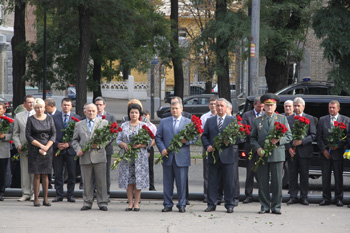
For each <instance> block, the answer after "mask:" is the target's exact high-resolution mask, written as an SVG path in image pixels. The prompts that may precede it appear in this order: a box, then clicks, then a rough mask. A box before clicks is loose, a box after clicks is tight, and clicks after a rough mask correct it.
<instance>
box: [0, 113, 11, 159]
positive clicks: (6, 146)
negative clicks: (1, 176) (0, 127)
mask: <svg viewBox="0 0 350 233" xmlns="http://www.w3.org/2000/svg"><path fill="white" fill-rule="evenodd" d="M5 116H7V117H9V118H11V117H10V116H9V115H7V114H5ZM12 132H13V123H12V124H10V128H9V130H8V131H7V132H6V133H5V137H4V138H1V139H0V159H7V158H10V155H11V153H10V149H11V144H10V140H11V139H12Z"/></svg>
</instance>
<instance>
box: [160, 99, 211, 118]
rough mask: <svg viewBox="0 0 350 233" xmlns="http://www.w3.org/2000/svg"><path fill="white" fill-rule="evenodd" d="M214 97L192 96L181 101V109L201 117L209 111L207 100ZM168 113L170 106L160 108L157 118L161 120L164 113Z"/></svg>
mask: <svg viewBox="0 0 350 233" xmlns="http://www.w3.org/2000/svg"><path fill="white" fill-rule="evenodd" d="M212 96H215V95H214V94H202V95H194V96H190V97H187V98H184V100H183V107H184V111H185V112H189V113H191V114H192V115H196V116H198V117H201V116H202V115H203V114H204V113H207V112H208V111H209V107H208V104H209V99H210V98H211V97H212ZM168 112H170V105H166V106H161V107H160V108H159V109H158V111H157V116H158V117H159V118H163V114H164V113H168Z"/></svg>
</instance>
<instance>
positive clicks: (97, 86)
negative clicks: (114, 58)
mask: <svg viewBox="0 0 350 233" xmlns="http://www.w3.org/2000/svg"><path fill="white" fill-rule="evenodd" d="M93 50H94V53H93V54H95V56H94V58H93V60H94V69H93V73H92V79H93V81H94V91H93V97H92V99H93V100H94V99H96V98H97V97H99V96H102V90H101V76H102V75H101V72H102V62H101V50H100V47H99V46H98V44H97V41H95V42H94V46H93Z"/></svg>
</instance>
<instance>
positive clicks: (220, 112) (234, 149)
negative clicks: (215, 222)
mask: <svg viewBox="0 0 350 233" xmlns="http://www.w3.org/2000/svg"><path fill="white" fill-rule="evenodd" d="M227 106H228V101H227V100H226V99H224V98H220V99H218V100H217V101H216V112H217V115H216V116H214V117H211V118H209V119H208V120H207V122H206V124H205V126H204V132H203V134H202V143H203V146H204V148H205V149H206V151H207V152H209V155H208V168H209V169H208V171H209V174H208V203H207V204H208V207H207V208H206V209H205V210H204V211H205V212H211V211H215V210H216V199H217V194H218V182H219V174H220V172H221V173H222V176H223V187H224V199H225V208H226V209H227V213H233V208H234V203H233V197H234V188H235V187H234V179H235V178H234V163H235V159H234V158H235V156H234V154H236V153H237V154H238V146H237V145H229V146H227V147H226V146H224V147H223V148H222V152H221V153H220V154H219V153H218V151H217V150H216V151H215V152H214V156H215V160H216V163H214V159H213V156H212V151H213V147H212V145H213V144H214V138H215V137H216V136H217V135H218V134H219V133H222V132H223V130H224V129H225V128H226V127H227V126H228V124H230V123H231V122H232V120H233V119H234V118H233V117H232V116H228V115H227V114H226V110H227ZM237 156H238V155H237Z"/></svg>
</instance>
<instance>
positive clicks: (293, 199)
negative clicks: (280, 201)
mask: <svg viewBox="0 0 350 233" xmlns="http://www.w3.org/2000/svg"><path fill="white" fill-rule="evenodd" d="M297 203H298V200H297V199H296V198H291V199H289V201H288V202H287V205H294V204H297Z"/></svg>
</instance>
